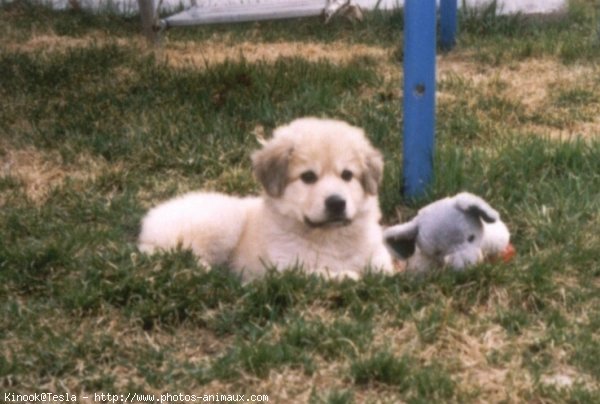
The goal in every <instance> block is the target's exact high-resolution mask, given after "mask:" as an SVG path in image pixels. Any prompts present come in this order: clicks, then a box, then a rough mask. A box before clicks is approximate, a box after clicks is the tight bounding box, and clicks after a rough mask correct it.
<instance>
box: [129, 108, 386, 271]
mask: <svg viewBox="0 0 600 404" xmlns="http://www.w3.org/2000/svg"><path fill="white" fill-rule="evenodd" d="M252 163H253V169H254V174H255V176H256V178H257V179H258V180H259V181H260V182H261V184H262V185H263V187H264V193H263V195H261V196H252V197H246V198H238V197H233V196H228V195H223V194H218V193H206V192H194V193H190V194H187V195H183V196H181V197H177V198H174V199H172V200H169V201H167V202H164V203H162V204H160V205H158V206H157V207H155V208H153V209H151V210H150V211H149V212H148V214H147V215H146V216H145V217H144V219H143V221H142V230H141V234H140V237H139V248H140V250H141V251H143V252H148V253H152V252H155V251H157V250H170V249H175V248H178V247H180V248H184V249H191V250H192V251H193V253H194V254H195V255H196V256H198V257H199V259H200V262H202V263H203V264H204V265H207V266H208V267H210V266H214V265H226V266H229V267H230V268H231V269H232V270H234V271H236V272H238V273H241V274H242V275H243V277H244V279H245V280H251V279H254V278H256V277H258V276H260V275H262V274H263V273H264V272H265V270H266V269H267V268H272V267H274V268H277V270H285V269H289V268H296V267H300V268H302V269H303V270H304V271H306V272H307V273H317V274H320V275H323V276H326V277H328V278H333V279H340V278H344V277H350V278H353V279H356V278H358V277H360V275H361V274H362V273H363V272H365V271H366V270H369V269H370V270H374V271H384V272H391V271H392V261H391V256H390V254H389V253H388V251H387V249H386V247H385V245H384V242H383V237H382V229H381V227H380V225H379V220H380V216H381V213H380V210H379V203H378V199H377V188H378V186H379V183H380V181H381V178H382V173H383V160H382V157H381V154H380V153H379V151H377V150H376V149H374V148H373V146H371V144H370V143H369V141H368V140H367V138H366V137H365V134H364V132H363V130H362V129H360V128H357V127H354V126H351V125H349V124H347V123H345V122H342V121H336V120H326V119H317V118H301V119H297V120H295V121H293V122H291V123H290V124H289V125H285V126H282V127H279V128H277V129H276V130H275V131H274V135H273V138H272V139H271V140H269V141H268V142H266V144H264V146H263V147H262V148H261V149H260V150H258V151H256V152H254V154H253V155H252Z"/></svg>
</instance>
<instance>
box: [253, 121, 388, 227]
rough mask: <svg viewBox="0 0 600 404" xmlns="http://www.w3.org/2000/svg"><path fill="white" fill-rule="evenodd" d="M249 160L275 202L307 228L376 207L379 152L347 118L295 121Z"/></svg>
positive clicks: (334, 222)
mask: <svg viewBox="0 0 600 404" xmlns="http://www.w3.org/2000/svg"><path fill="white" fill-rule="evenodd" d="M252 162H253V167H254V173H255V175H256V177H257V178H258V180H259V181H260V182H261V183H262V185H263V187H264V189H265V191H266V193H267V195H268V197H269V198H270V199H271V201H273V206H275V208H276V209H277V210H278V211H279V212H280V213H281V214H283V215H285V216H287V217H292V218H294V219H296V220H298V221H301V222H302V223H304V224H306V225H307V226H309V227H314V228H323V227H332V226H340V225H348V224H350V223H352V221H353V220H355V218H357V217H359V216H360V215H364V214H365V213H368V211H372V210H373V209H377V207H376V195H377V190H378V187H379V184H380V182H381V178H382V174H383V160H382V157H381V153H379V151H377V150H376V149H374V148H373V146H371V144H370V143H369V141H368V140H367V138H366V137H365V135H364V132H363V130H362V129H360V128H357V127H354V126H351V125H349V124H347V123H345V122H342V121H335V120H325V119H317V118H302V119H297V120H295V121H293V122H291V123H290V124H289V125H286V126H282V127H279V128H277V129H276V130H275V132H274V135H273V138H272V139H271V140H270V141H269V142H267V143H266V144H265V145H264V147H263V148H262V149H260V150H258V151H256V152H255V153H254V154H253V155H252ZM374 202H375V207H373V203H374Z"/></svg>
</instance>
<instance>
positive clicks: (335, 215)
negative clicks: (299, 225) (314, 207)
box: [304, 195, 352, 228]
mask: <svg viewBox="0 0 600 404" xmlns="http://www.w3.org/2000/svg"><path fill="white" fill-rule="evenodd" d="M325 214H326V219H325V220H323V221H320V222H314V221H312V220H310V219H309V218H308V217H305V218H304V222H305V223H306V224H307V225H308V226H310V227H312V228H319V227H331V226H334V227H335V226H347V225H349V224H350V223H352V220H351V219H349V218H348V217H347V215H346V200H345V199H344V198H342V197H341V196H339V195H331V196H329V197H327V199H325Z"/></svg>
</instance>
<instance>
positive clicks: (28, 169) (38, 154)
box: [0, 145, 120, 205]
mask: <svg viewBox="0 0 600 404" xmlns="http://www.w3.org/2000/svg"><path fill="white" fill-rule="evenodd" d="M1 149H2V150H3V152H2V154H0V169H1V171H0V177H3V178H6V177H10V178H13V179H15V180H17V181H18V182H20V183H21V184H22V189H23V190H24V192H25V195H26V196H27V198H28V199H29V200H30V201H31V202H33V203H34V204H37V205H39V204H43V203H44V202H45V200H46V198H47V197H48V194H49V193H50V192H51V191H52V189H54V188H58V187H60V186H62V185H63V184H64V182H65V181H67V180H70V181H73V182H75V183H77V182H79V183H85V182H87V181H93V180H94V179H95V178H97V176H98V175H99V174H100V173H102V172H106V171H107V170H113V171H114V170H117V171H118V170H119V169H120V166H119V165H118V164H117V165H112V166H109V165H108V164H107V163H106V162H105V161H104V160H102V159H99V158H96V157H92V156H90V155H80V156H79V157H78V158H77V159H76V161H75V162H73V163H69V164H66V163H64V161H63V159H62V158H61V156H60V154H59V153H58V152H56V151H48V150H45V151H40V150H38V149H36V148H34V147H33V146H28V147H25V148H14V147H11V146H7V145H4V146H3V147H2V148H1ZM2 202H3V201H2V200H1V199H0V205H1V204H2Z"/></svg>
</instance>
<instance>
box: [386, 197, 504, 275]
mask: <svg viewBox="0 0 600 404" xmlns="http://www.w3.org/2000/svg"><path fill="white" fill-rule="evenodd" d="M384 239H385V242H386V245H387V246H388V248H389V250H390V251H391V252H392V253H393V254H394V255H396V256H397V257H399V258H401V259H406V260H407V269H408V270H416V271H424V270H427V269H430V268H435V267H450V268H453V269H456V270H461V269H463V268H466V267H468V266H471V265H475V264H477V263H479V262H481V261H483V260H484V259H486V258H492V257H494V256H500V255H502V254H503V253H505V251H506V250H507V248H511V249H512V245H511V244H510V233H509V231H508V228H507V227H506V225H505V224H504V223H503V222H502V220H500V215H499V213H498V212H497V211H496V210H495V209H493V208H492V207H491V206H490V205H489V204H488V203H487V202H486V201H485V200H483V199H482V198H480V197H478V196H476V195H473V194H470V193H468V192H462V193H460V194H457V195H455V196H453V197H448V198H444V199H440V200H438V201H435V202H433V203H431V204H429V205H427V206H425V207H424V208H422V209H421V210H419V212H418V214H417V216H416V217H415V218H414V219H413V220H411V221H410V222H407V223H403V224H399V225H396V226H392V227H390V228H388V229H386V230H385V232H384ZM511 251H512V250H511Z"/></svg>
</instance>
